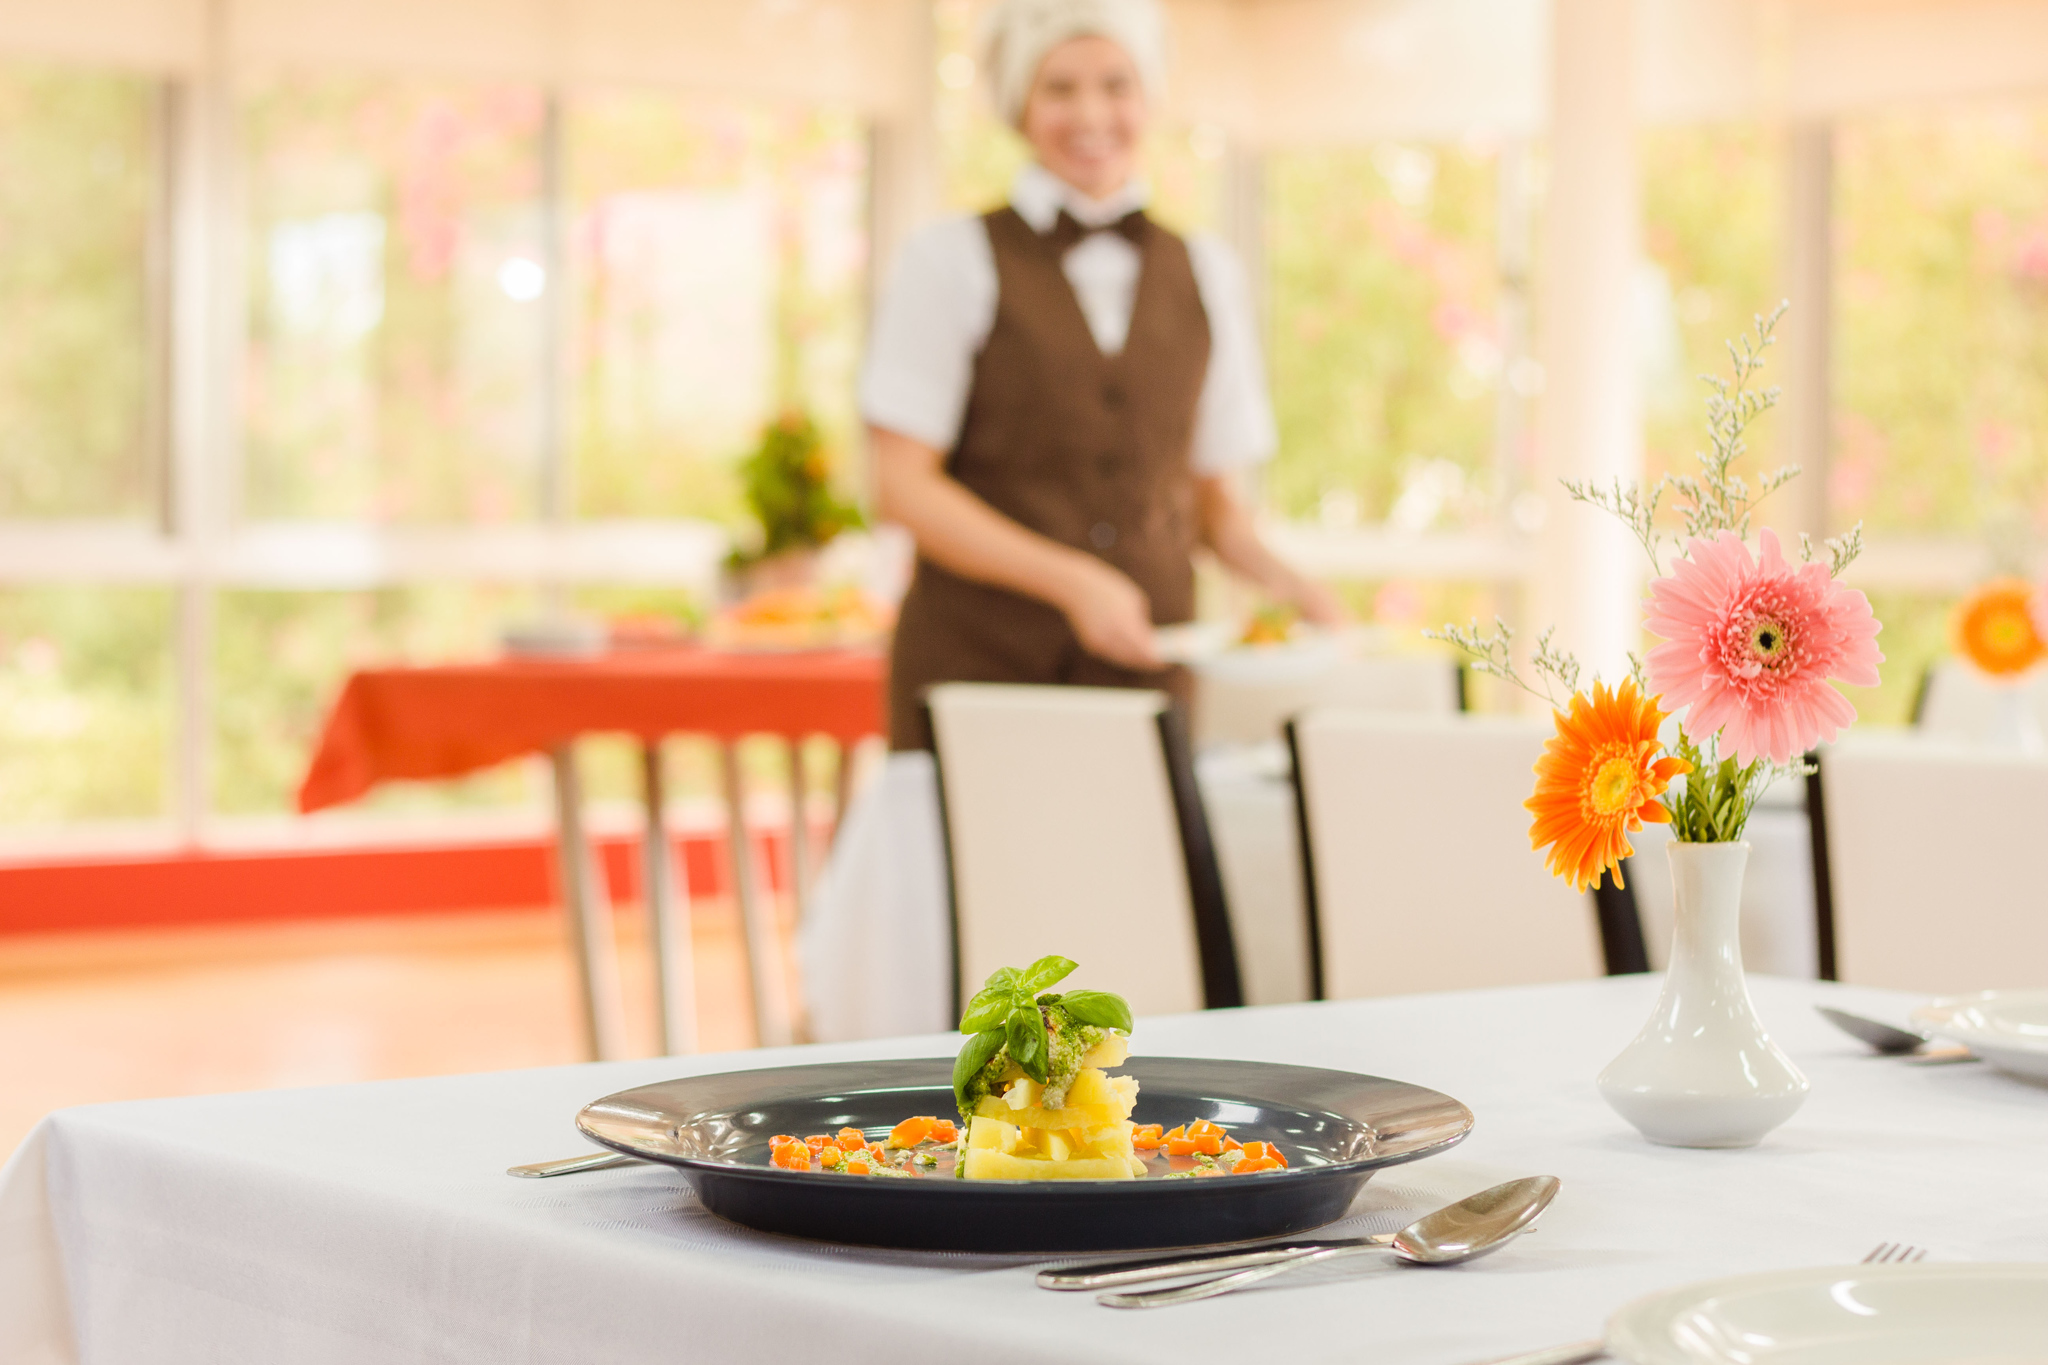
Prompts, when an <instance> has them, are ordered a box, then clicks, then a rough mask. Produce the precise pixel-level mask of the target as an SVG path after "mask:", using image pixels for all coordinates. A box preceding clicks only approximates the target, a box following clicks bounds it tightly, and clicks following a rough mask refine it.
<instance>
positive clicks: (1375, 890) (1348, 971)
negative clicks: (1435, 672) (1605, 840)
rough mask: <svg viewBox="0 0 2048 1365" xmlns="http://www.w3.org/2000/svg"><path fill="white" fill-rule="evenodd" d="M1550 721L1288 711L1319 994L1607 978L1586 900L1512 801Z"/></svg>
mask: <svg viewBox="0 0 2048 1365" xmlns="http://www.w3.org/2000/svg"><path fill="white" fill-rule="evenodd" d="M1550 733H1551V726H1550V725H1549V724H1548V723H1547V722H1544V721H1537V720H1523V719H1519V718H1509V717H1496V716H1444V717H1425V716H1376V715H1369V714H1366V713H1363V712H1352V711H1338V710H1320V711H1312V712H1309V713H1307V714H1305V715H1302V716H1299V717H1297V718H1296V719H1295V720H1294V722H1293V723H1292V724H1291V725H1290V726H1289V727H1288V735H1289V739H1290V741H1291V743H1292V744H1293V747H1294V768H1295V782H1296V787H1297V790H1298V791H1299V793H1300V801H1301V814H1302V856H1303V861H1304V864H1305V865H1306V867H1307V878H1306V880H1307V884H1308V890H1309V935H1310V951H1311V954H1312V957H1313V963H1314V966H1315V969H1316V976H1317V982H1316V985H1317V989H1316V995H1317V997H1318V998H1319V999H1324V1000H1345V999H1352V998H1356V997H1359V996H1373V995H1398V994H1407V993H1410V992H1416V991H1436V990H1459V989H1466V988H1473V987H1484V986H1507V985H1518V984H1524V983H1529V982H1539V981H1567V980H1573V979H1577V978H1583V977H1589V976H1599V975H1601V973H1602V971H1603V962H1604V952H1603V946H1602V941H1601V933H1600V928H1599V919H1598V917H1597V915H1596V911H1595V907H1594V905H1593V904H1592V903H1591V898H1589V897H1588V896H1586V895H1582V894H1580V893H1578V892H1575V891H1573V890H1572V889H1571V887H1570V886H1569V885H1567V884H1566V883H1564V882H1562V881H1559V880H1557V879H1556V878H1554V877H1552V876H1551V875H1550V874H1549V873H1548V872H1546V871H1545V870H1544V866H1543V859H1542V856H1541V855H1540V854H1538V853H1535V852H1533V851H1531V850H1530V848H1529V813H1528V811H1526V810H1524V809H1523V808H1522V802H1523V801H1525V800H1527V799H1528V796H1529V792H1530V791H1531V789H1532V788H1533V787H1534V785H1535V778H1534V774H1533V771H1532V770H1533V769H1534V767H1535V763H1536V759H1537V756H1538V755H1539V754H1540V753H1541V752H1542V749H1543V741H1544V739H1545V738H1546V737H1547V736H1548V735H1549V734H1550ZM1630 914H1631V915H1633V910H1632V909H1631V910H1630ZM1638 951H1640V940H1639V939H1638Z"/></svg>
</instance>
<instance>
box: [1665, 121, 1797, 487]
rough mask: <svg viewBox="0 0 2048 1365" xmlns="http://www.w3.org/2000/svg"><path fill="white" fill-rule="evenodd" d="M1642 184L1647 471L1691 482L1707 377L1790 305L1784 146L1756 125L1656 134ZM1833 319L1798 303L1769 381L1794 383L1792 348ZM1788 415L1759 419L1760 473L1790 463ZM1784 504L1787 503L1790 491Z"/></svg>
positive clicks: (1754, 433) (1754, 460)
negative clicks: (1754, 325)
mask: <svg viewBox="0 0 2048 1365" xmlns="http://www.w3.org/2000/svg"><path fill="white" fill-rule="evenodd" d="M1638 146H1639V147H1640V149H1641V163H1640V164H1641V167H1642V172H1641V173H1642V187H1643V255H1644V257H1645V258H1646V271H1645V277H1644V279H1643V281H1642V285H1641V288H1642V298H1641V307H1640V309H1639V318H1640V321H1641V323H1642V326H1643V328H1644V335H1643V338H1642V352H1643V362H1644V364H1643V371H1644V372H1643V399H1644V402H1643V418H1644V422H1643V447H1644V449H1643V464H1644V472H1645V474H1646V476H1647V477H1648V478H1649V479H1651V480H1655V479H1657V478H1659V477H1661V476H1662V475H1665V474H1690V473H1692V472H1693V471H1694V470H1695V469H1696V468H1697V466H1696V465H1695V463H1694V460H1693V456H1694V455H1695V453H1696V452H1698V451H1699V450H1700V449H1702V447H1703V445H1704V442H1705V432H1704V431H1703V430H1702V428H1701V427H1700V405H1701V403H1702V402H1703V401H1704V399H1705V397H1706V393H1707V390H1706V386H1705V385H1704V384H1703V383H1701V381H1700V376H1701V375H1705V374H1721V373H1724V372H1725V371H1726V370H1727V368H1728V352H1727V344H1726V339H1727V338H1729V337H1733V336H1740V335H1742V334H1743V333H1745V332H1747V331H1748V330H1749V328H1750V325H1751V320H1752V319H1753V318H1754V317H1755V316H1756V315H1758V314H1764V315H1769V313H1770V311H1771V310H1772V309H1773V308H1775V307H1777V306H1778V302H1779V300H1780V299H1782V298H1783V297H1784V291H1785V287H1784V284H1783V282H1782V280H1781V262H1782V257H1783V248H1782V247H1781V245H1780V243H1781V241H1782V240H1783V230H1784V215H1783V211H1782V201H1783V197H1784V189H1785V175H1786V171H1785V162H1784V139H1783V137H1782V135H1780V134H1779V133H1777V132H1776V131H1774V130H1770V129H1765V128H1762V127H1759V126H1757V125H1755V124H1732V125H1723V124H1714V125H1708V126H1704V127H1696V126H1685V127H1677V128H1658V129H1651V130H1649V131H1648V132H1646V133H1644V134H1643V136H1642V137H1641V139H1640V140H1639V142H1638ZM1826 325H1827V319H1826V318H1825V317H1823V316H1821V315H1820V310H1819V308H1818V307H1817V306H1816V304H1815V303H1814V302H1813V301H1810V300H1801V299H1794V300H1793V301H1792V309H1791V311H1790V312H1788V313H1787V314H1786V315H1785V320H1784V321H1783V322H1782V323H1781V324H1779V327H1778V338H1779V342H1780V345H1779V347H1778V349H1777V350H1775V351H1774V352H1773V354H1772V360H1771V369H1770V371H1769V372H1768V373H1767V375H1766V382H1768V383H1773V384H1783V383H1784V382H1785V359H1786V357H1785V351H1784V347H1785V345H1786V344H1788V343H1789V342H1790V341H1791V340H1792V339H1794V338H1796V337H1797V336H1799V335H1800V334H1801V333H1803V332H1804V331H1805V330H1806V329H1808V328H1812V327H1824V326H1826ZM1783 430H1784V422H1783V418H1782V417H1770V418H1766V419H1765V420H1764V421H1762V422H1760V423H1758V424H1757V425H1756V427H1755V428H1753V429H1752V430H1751V431H1750V433H1749V435H1748V438H1747V439H1748V441H1749V449H1750V454H1749V456H1748V457H1746V458H1747V459H1748V460H1749V462H1750V467H1751V468H1753V469H1756V470H1770V469H1775V468H1777V467H1778V465H1780V464H1782V463H1784V457H1783V456H1782V455H1781V454H1780V452H1781V451H1782V450H1783V449H1784V445H1783ZM1781 496H1782V495H1781ZM1786 510H1787V504H1786V503H1785V502H1783V501H1779V502H1772V503H1766V504H1765V506H1764V510H1763V514H1762V517H1761V521H1762V523H1763V524H1777V525H1780V526H1783V525H1784V524H1785V523H1784V522H1783V521H1782V517H1783V515H1784V514H1785V512H1786Z"/></svg>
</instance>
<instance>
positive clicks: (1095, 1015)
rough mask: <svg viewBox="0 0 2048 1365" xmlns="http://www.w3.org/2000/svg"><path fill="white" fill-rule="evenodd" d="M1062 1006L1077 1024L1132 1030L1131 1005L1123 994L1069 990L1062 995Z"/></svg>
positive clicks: (1126, 1031) (1127, 1031)
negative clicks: (1126, 1001)
mask: <svg viewBox="0 0 2048 1365" xmlns="http://www.w3.org/2000/svg"><path fill="white" fill-rule="evenodd" d="M1060 1008H1061V1009H1063V1010H1065V1011H1066V1012H1067V1013H1068V1014H1070V1015H1072V1016H1073V1019H1074V1022H1075V1023H1077V1024H1092V1025H1094V1026H1095V1027H1096V1028H1113V1029H1122V1030H1123V1031H1124V1032H1125V1033H1129V1032H1130V1031H1131V1007H1130V1006H1129V1005H1127V1004H1125V1003H1124V998H1123V997H1122V996H1121V995H1111V994H1110V993H1109V992H1108V991H1068V992H1067V993H1066V994H1065V995H1063V996H1061V997H1060Z"/></svg>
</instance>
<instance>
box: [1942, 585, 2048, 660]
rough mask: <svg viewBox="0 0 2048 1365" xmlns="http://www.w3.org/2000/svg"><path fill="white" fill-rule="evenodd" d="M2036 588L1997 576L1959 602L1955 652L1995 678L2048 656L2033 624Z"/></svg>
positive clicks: (1955, 623)
mask: <svg viewBox="0 0 2048 1365" xmlns="http://www.w3.org/2000/svg"><path fill="white" fill-rule="evenodd" d="M2033 599H2034V589H2033V587H2032V586H2031V585H2029V584H2028V583H2026V582H2024V581H2022V580H2020V579H2017V578H1994V579H1992V580H1991V581H1990V582H1989V583H1986V584H1984V585H1983V586H1982V587H1980V588H1978V589H1977V590H1976V591H1975V592H1973V593H1971V594H1970V595H1969V596H1968V597H1965V598H1964V599H1963V600H1962V601H1961V602H1959V603H1957V604H1956V614H1955V620H1954V622H1953V628H1954V629H1953V634H1954V636H1955V646H1956V653H1958V654H1960V655H1962V656H1963V657H1964V658H1966V659H1968V660H1969V661H1970V662H1971V663H1973V664H1975V665H1977V667H1979V668H1981V669H1983V670H1984V671H1985V672H1986V673H1989V674H1991V675H1992V676H1993V677H1995V678H2009V677H2012V676H2013V675H2014V674H2018V673H2024V672H2026V671H2027V670H2028V669H2030V668H2032V667H2033V666H2034V665H2035V664H2037V663H2039V662H2041V659H2042V656H2043V655H2048V644H2044V643H2042V640H2041V632H2040V631H2039V630H2038V629H2037V628H2036V627H2035V625H2034V614H2033V611H2032V606H2033Z"/></svg>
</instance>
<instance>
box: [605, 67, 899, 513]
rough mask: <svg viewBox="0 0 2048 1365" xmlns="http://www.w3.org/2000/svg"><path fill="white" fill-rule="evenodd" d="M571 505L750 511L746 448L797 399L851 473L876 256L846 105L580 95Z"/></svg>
mask: <svg viewBox="0 0 2048 1365" xmlns="http://www.w3.org/2000/svg"><path fill="white" fill-rule="evenodd" d="M566 143H567V148H568V158H569V166H570V172H569V174H570V182H571V194H572V197H573V206H574V207H573V211H574V214H575V231H574V234H573V238H572V242H573V247H572V250H573V252H574V261H575V269H576V280H577V285H576V309H577V323H578V327H577V337H576V349H575V355H576V362H575V363H576V378H575V389H574V418H573V425H574V435H573V461H574V470H575V483H576V504H577V510H578V511H579V513H581V514H582V515H584V516H589V517H655V516H688V517H707V518H712V519H717V520H723V521H726V522H729V523H733V524H737V523H738V522H739V520H740V517H741V504H740V499H739V484H738V479H737V477H736V465H737V463H738V461H739V459H740V457H741V456H743V455H744V454H746V452H747V451H748V449H750V448H751V446H752V445H753V443H754V441H755V439H756V438H757V437H758V435H759V433H760V431H761V428H762V427H763V426H764V425H765V424H766V423H767V422H769V421H770V420H772V419H774V418H775V417H776V415H777V414H778V413H780V412H782V411H784V410H785V409H790V408H798V409H802V410H804V411H806V412H808V413H809V414H810V415H811V417H812V418H813V420H815V421H816V422H817V423H818V425H819V427H820V429H821V430H822V431H823V433H824V435H825V441H826V444H827V447H828V450H830V451H831V452H832V453H833V454H834V455H835V456H837V457H838V458H836V459H835V461H834V463H835V465H836V466H837V467H838V468H840V469H842V470H844V469H845V468H846V467H847V464H848V461H847V460H846V459H845V458H844V456H845V453H846V452H848V451H850V450H851V449H852V448H853V438H854V434H855V431H856V425H855V415H854V405H853V388H854V372H855V367H856V365H857V364H858V360H859V347H860V332H861V316H862V309H863V306H864V302H865V284H866V271H867V221H866V219H867V144H866V138H865V133H864V129H863V127H862V124H861V123H860V121H859V120H858V119H856V118H854V117H853V116H852V115H850V114H845V113H838V112H831V111H818V110H803V109H793V108H791V109H770V108H763V107H754V106H741V105H733V104H720V103H713V102H706V101H699V100H690V99H686V98H683V97H680V96H674V95H666V94H651V93H608V94H598V95H591V96H586V97H579V98H578V99H577V100H576V101H575V103H574V104H573V105H572V106H571V108H570V111H569V114H568V118H567V133H566Z"/></svg>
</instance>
